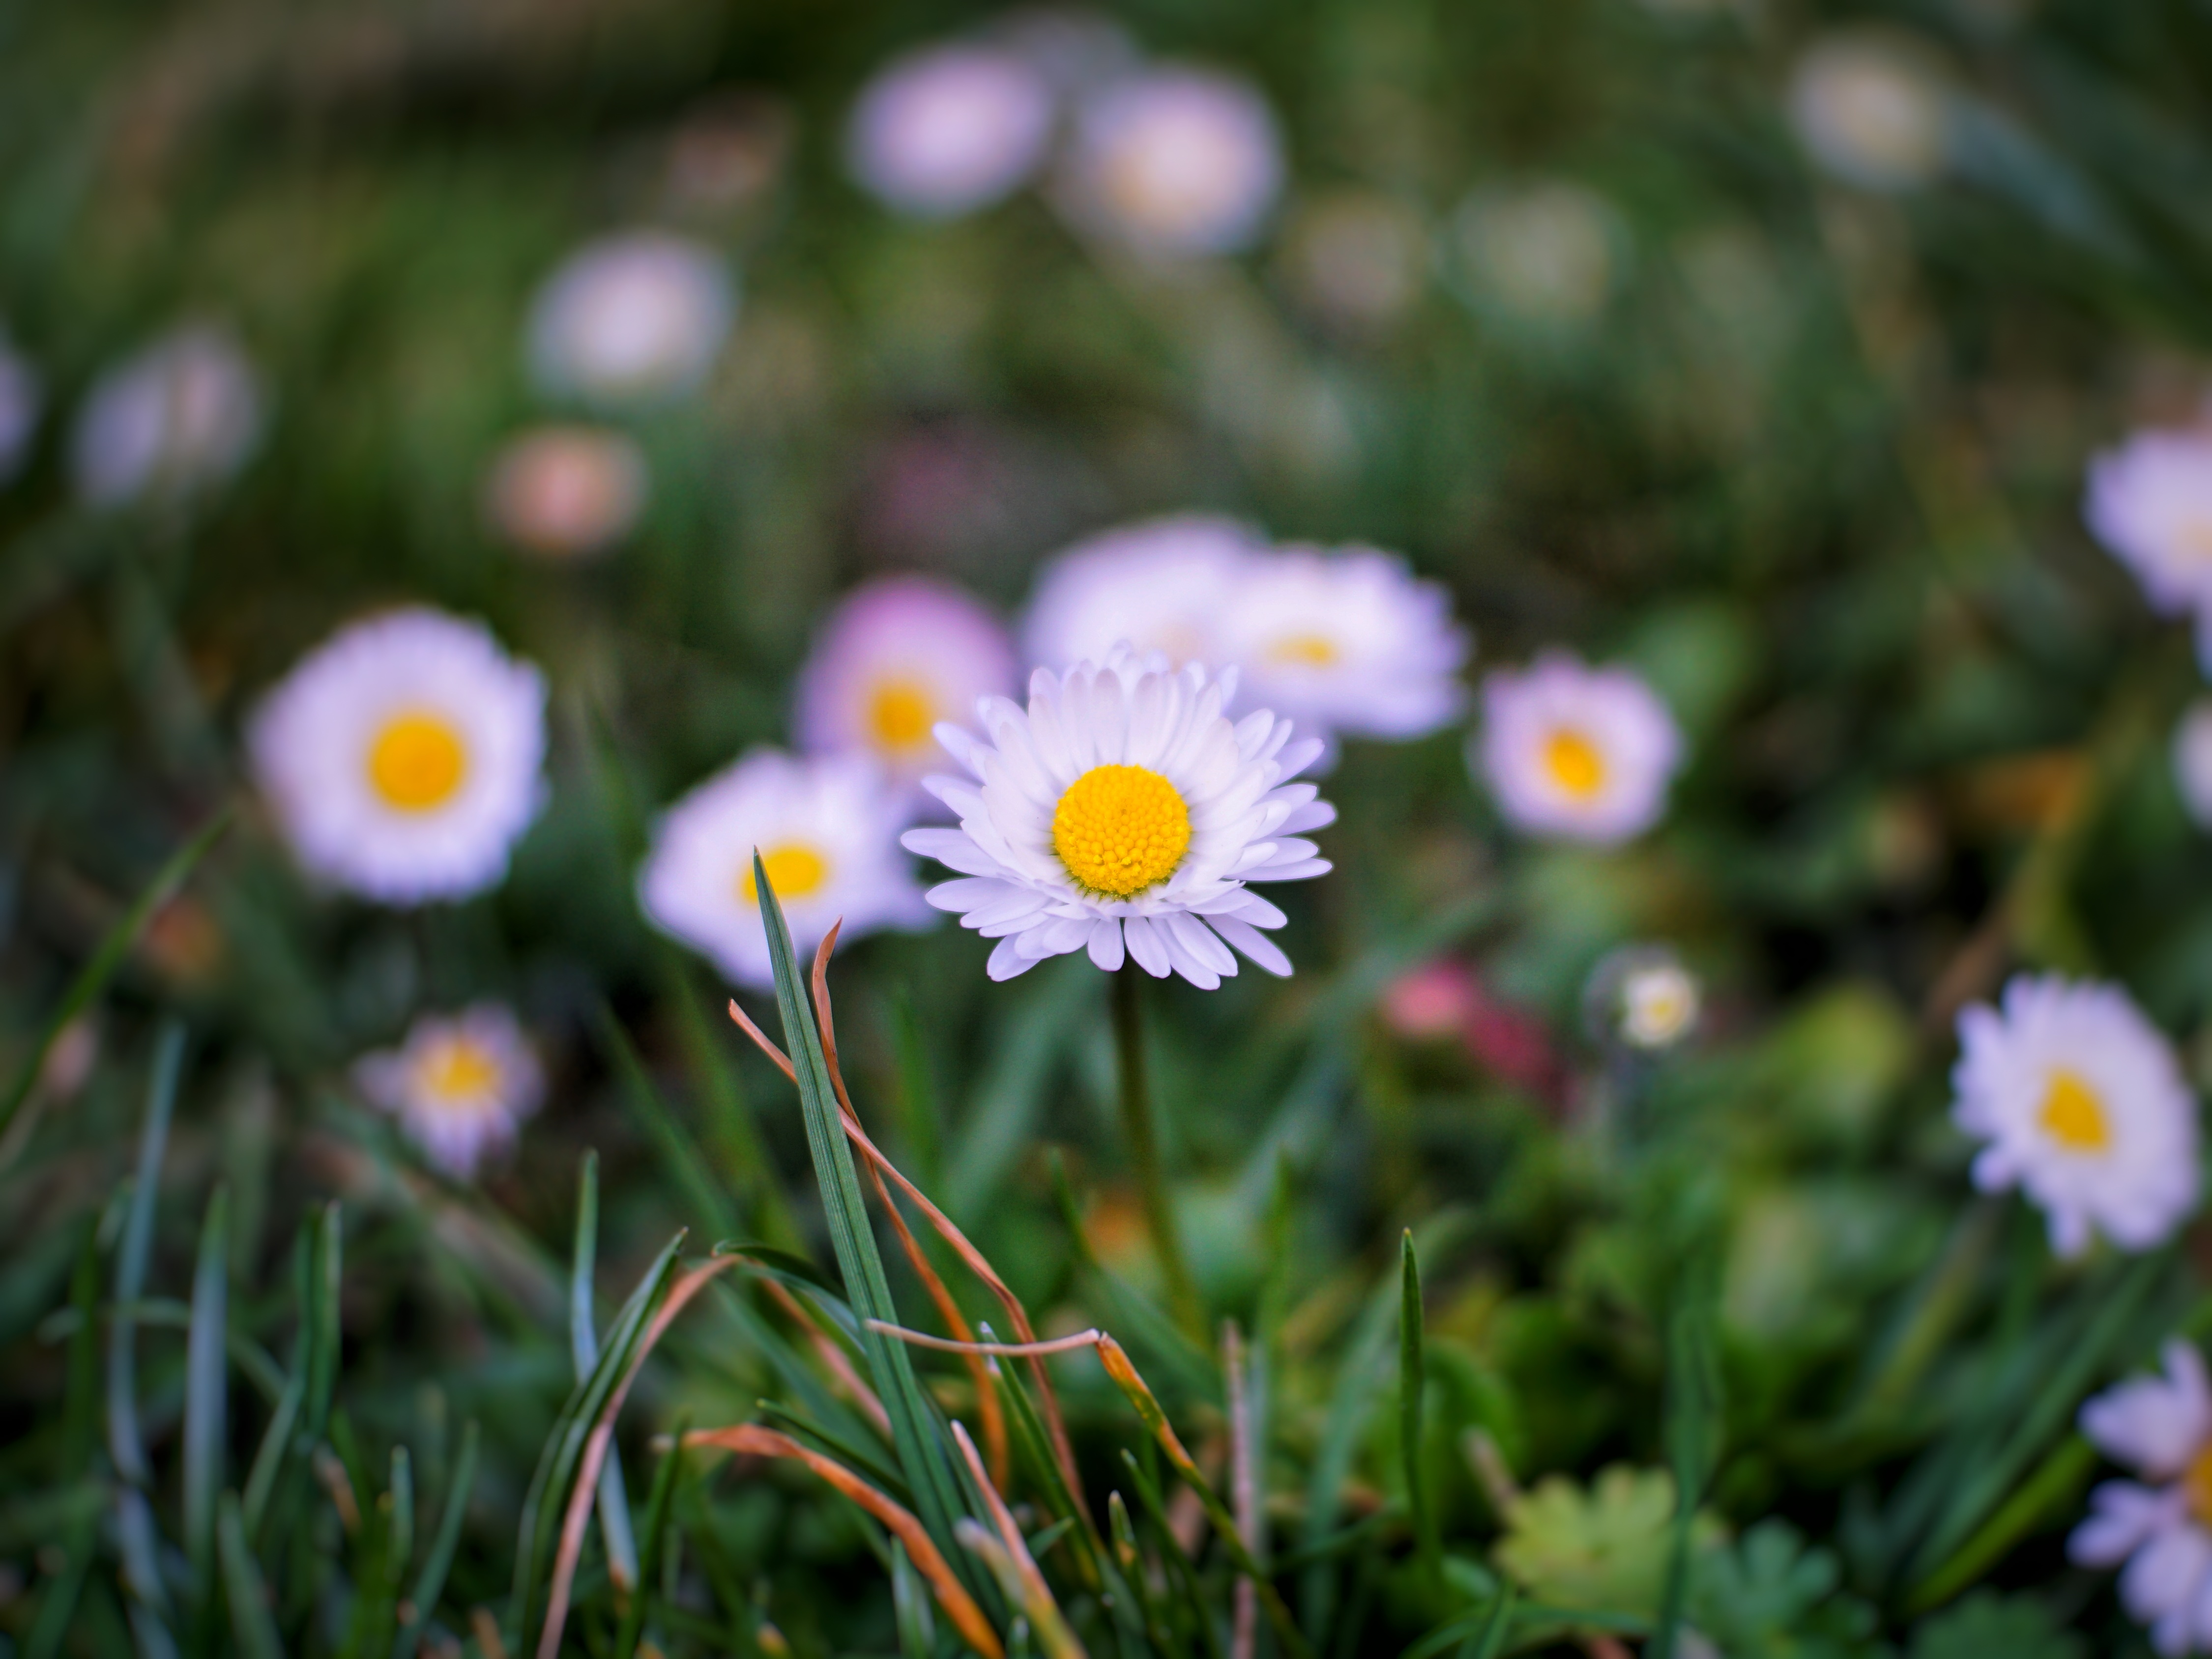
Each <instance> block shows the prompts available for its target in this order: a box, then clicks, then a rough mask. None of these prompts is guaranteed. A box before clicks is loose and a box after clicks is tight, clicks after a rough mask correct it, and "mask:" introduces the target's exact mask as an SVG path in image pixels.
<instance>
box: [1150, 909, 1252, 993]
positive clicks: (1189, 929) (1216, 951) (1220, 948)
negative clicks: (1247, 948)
mask: <svg viewBox="0 0 2212 1659" xmlns="http://www.w3.org/2000/svg"><path fill="white" fill-rule="evenodd" d="M1162 919H1163V920H1164V922H1165V923H1166V924H1167V929H1168V934H1169V936H1170V937H1171V938H1172V939H1173V940H1174V941H1175V942H1176V944H1178V945H1180V946H1182V948H1183V949H1184V950H1186V951H1188V953H1189V954H1190V955H1191V956H1192V957H1193V959H1194V960H1197V961H1199V962H1202V963H1204V964H1205V965H1206V966H1207V967H1208V968H1211V969H1212V971H1213V972H1215V973H1216V974H1218V975H1219V976H1220V977H1221V978H1224V979H1229V978H1235V977H1236V973H1237V959H1236V958H1235V957H1234V956H1232V955H1231V954H1229V947H1228V946H1226V945H1225V944H1223V943H1222V942H1221V941H1220V940H1218V939H1217V938H1215V937H1214V936H1213V934H1212V930H1211V929H1208V928H1207V927H1206V923H1203V922H1201V921H1200V920H1199V919H1198V917H1195V916H1192V915H1190V914H1188V912H1186V911H1174V912H1171V913H1170V914H1169V915H1168V916H1166V917H1163V918H1162Z"/></svg>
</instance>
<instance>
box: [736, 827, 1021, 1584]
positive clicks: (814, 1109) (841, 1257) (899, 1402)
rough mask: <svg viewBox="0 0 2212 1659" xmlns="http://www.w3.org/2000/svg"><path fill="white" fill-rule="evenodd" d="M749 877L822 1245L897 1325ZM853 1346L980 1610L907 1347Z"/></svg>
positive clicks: (802, 1021) (956, 1501)
mask: <svg viewBox="0 0 2212 1659" xmlns="http://www.w3.org/2000/svg"><path fill="white" fill-rule="evenodd" d="M753 881H754V883H755V890H756V891H757V893H759V894H760V900H761V919H762V922H763V925H765V927H766V928H767V929H768V944H769V959H770V960H771V961H772V962H773V963H774V964H775V1000H776V1006H777V1010H778V1012H779V1013H780V1014H781V1015H782V1018H783V1040H784V1051H785V1052H786V1053H787V1054H788V1055H789V1056H790V1057H791V1063H792V1066H793V1069H794V1070H795V1071H796V1072H797V1074H798V1082H799V1104H800V1105H801V1107H802V1108H803V1109H804V1111H805V1117H806V1145H807V1150H808V1152H809V1153H810V1154H811V1157H812V1159H813V1162H814V1173H815V1178H816V1179H817V1181H818V1182H819V1183H820V1184H821V1188H822V1208H823V1213H824V1214H826V1215H827V1216H828V1218H829V1239H830V1244H831V1246H832V1248H833V1250H834V1251H835V1253H836V1258H837V1268H838V1271H839V1273H840V1274H841V1275H842V1276H843V1278H844V1281H845V1294H846V1299H847V1300H848V1301H849V1302H850V1303H851V1304H852V1306H853V1311H854V1313H856V1314H858V1315H860V1317H861V1318H862V1319H863V1320H864V1321H866V1320H876V1321H881V1322H882V1323H884V1324H891V1325H896V1324H897V1323H899V1317H898V1309H897V1306H896V1305H895V1304H894V1303H893V1302H892V1300H891V1292H890V1281H889V1279H888V1278H886V1277H885V1275H884V1262H883V1256H881V1254H880V1253H879V1252H878V1250H877V1249H876V1239H875V1234H874V1232H873V1231H872V1229H871V1227H870V1225H869V1221H868V1213H867V1207H866V1201H865V1200H864V1199H863V1198H862V1196H861V1193H860V1172H858V1171H857V1170H856V1169H855V1168H854V1164H853V1151H852V1147H850V1146H849V1145H848V1143H847V1141H846V1139H845V1131H844V1129H843V1128H842V1125H841V1124H840V1123H839V1120H838V1115H837V1100H836V1094H835V1093H834V1092H833V1091H832V1089H831V1087H830V1084H829V1066H828V1063H826V1062H825V1061H824V1060H823V1054H822V1038H821V1033H820V1032H817V1030H816V1029H815V1026H814V1012H813V1008H812V1005H811V1002H809V1000H808V996H807V991H806V984H805V978H804V975H803V973H802V971H801V969H800V966H799V962H798V960H797V957H796V955H795V954H794V952H793V949H792V944H791V930H790V929H789V928H788V927H787V926H786V925H785V923H784V919H783V907H782V906H781V905H780V904H779V903H778V902H777V901H776V897H775V890H774V889H773V888H772V887H770V885H769V879H768V871H767V869H766V868H765V867H764V866H763V864H762V863H761V861H760V855H759V854H758V853H757V852H756V853H755V854H754V855H753ZM861 1342H862V1347H863V1350H864V1352H865V1353H866V1358H867V1361H868V1369H869V1371H870V1372H871V1373H872V1377H873V1379H874V1383H875V1387H876V1391H877V1393H878V1395H879V1396H881V1397H882V1400H883V1402H884V1411H885V1413H886V1414H889V1416H890V1424H891V1441H892V1445H893V1447H894V1449H895V1450H896V1452H897V1454H898V1460H899V1465H900V1467H901V1468H902V1469H903V1470H904V1471H905V1474H906V1477H907V1485H908V1487H909V1488H910V1489H911V1490H912V1491H913V1492H914V1496H915V1515H916V1517H917V1518H919V1519H920V1520H921V1523H922V1525H923V1526H925V1527H926V1528H927V1529H929V1534H930V1537H931V1540H932V1541H933V1542H934V1543H935V1544H936V1545H937V1547H938V1548H939V1549H940V1550H942V1551H943V1552H944V1553H945V1559H947V1560H948V1561H951V1563H953V1564H954V1571H957V1572H959V1573H961V1575H962V1577H963V1578H965V1579H966V1580H967V1581H968V1583H969V1588H970V1589H971V1590H972V1591H977V1592H980V1593H981V1595H982V1596H983V1597H984V1598H986V1599H984V1601H983V1605H984V1606H985V1607H986V1608H989V1607H990V1606H991V1605H992V1601H991V1599H989V1598H990V1597H991V1596H992V1594H993V1591H992V1586H991V1581H990V1579H989V1577H988V1575H987V1574H983V1573H979V1572H976V1571H974V1569H973V1566H972V1565H971V1564H970V1562H969V1558H968V1553H967V1552H966V1551H965V1550H963V1549H962V1548H961V1547H959V1543H958V1541H957V1538H956V1537H955V1536H954V1535H953V1530H952V1523H953V1522H954V1520H955V1519H957V1518H958V1517H960V1516H961V1515H962V1514H963V1512H964V1510H965V1505H963V1502H962V1500H961V1492H960V1486H959V1483H958V1481H957V1479H956V1478H955V1476H954V1474H953V1471H952V1464H951V1457H950V1455H949V1453H948V1450H947V1448H946V1445H945V1436H944V1432H943V1431H942V1429H941V1428H940V1427H939V1422H938V1419H937V1416H936V1414H935V1411H934V1409H933V1407H932V1406H931V1405H930V1403H929V1402H927V1400H926V1399H925V1398H924V1397H923V1396H922V1392H921V1383H920V1382H919V1381H918V1380H917V1379H916V1377H915V1373H914V1366H913V1364H912V1362H911V1361H910V1360H909V1359H908V1356H907V1351H906V1346H905V1344H903V1343H902V1342H898V1341H894V1340H892V1339H891V1338H890V1337H887V1336H885V1335H883V1334H882V1333H881V1332H880V1331H878V1330H876V1329H872V1328H871V1327H868V1326H866V1325H864V1326H863V1328H862V1331H861Z"/></svg>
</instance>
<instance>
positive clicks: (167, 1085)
mask: <svg viewBox="0 0 2212 1659" xmlns="http://www.w3.org/2000/svg"><path fill="white" fill-rule="evenodd" d="M184 1063H185V1028H184V1026H183V1024H182V1022H180V1021H178V1020H170V1021H169V1022H168V1023H167V1024H166V1025H164V1026H162V1027H161V1037H160V1038H158V1039H157V1041H156V1043H155V1050H154V1070H153V1078H152V1081H151V1083H150V1085H149V1087H148V1090H147V1095H146V1127H145V1129H143V1131H142V1132H141V1134H140V1136H139V1140H138V1171H137V1178H136V1180H135V1181H134V1182H133V1184H132V1186H131V1208H130V1211H129V1213H128V1214H126V1216H125V1219H124V1223H123V1238H122V1243H121V1245H120V1247H119V1248H118V1250H117V1252H116V1257H115V1300H116V1302H117V1303H118V1305H121V1306H125V1307H128V1306H130V1305H132V1304H134V1303H136V1302H137V1301H138V1300H139V1299H140V1298H141V1297H142V1296H143V1293H144V1291H145V1287H146V1257H147V1256H148V1254H149V1252H150V1251H151V1250H152V1249H153V1245H154V1206H155V1201H156V1198H157V1197H158V1196H159V1194H160V1191H161V1160H162V1157H163V1155H164V1153H166V1152H167V1148H168V1144H169V1119H170V1117H171V1115H172V1114H173V1112H174V1111H175V1110H176V1105H177V1085H178V1081H179V1078H180V1077H181V1076H182V1075H183V1072H184ZM137 1387H138V1383H137V1325H136V1323H134V1322H133V1321H132V1320H131V1318H130V1317H127V1316H121V1317H117V1318H115V1319H113V1320H112V1321H110V1323H109V1324H108V1328H107V1450H108V1456H111V1457H112V1458H113V1459H114V1462H115V1472H116V1474H118V1475H120V1476H121V1477H122V1478H123V1479H124V1480H127V1481H129V1482H130V1483H131V1485H133V1486H145V1485H147V1484H148V1483H149V1481H150V1480H152V1478H153V1476H152V1470H151V1469H150V1468H149V1466H148V1464H147V1462H146V1445H145V1442H144V1440H143V1438H142V1437H141V1436H140V1434H139V1432H138V1394H137Z"/></svg>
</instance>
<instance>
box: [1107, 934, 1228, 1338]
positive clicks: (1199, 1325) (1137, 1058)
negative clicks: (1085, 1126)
mask: <svg viewBox="0 0 2212 1659" xmlns="http://www.w3.org/2000/svg"><path fill="white" fill-rule="evenodd" d="M1114 1048H1115V1058H1116V1061H1117V1063H1118V1064H1119V1066H1120V1069H1121V1132H1122V1133H1123V1134H1124V1135H1127V1136H1128V1140H1129V1157H1130V1159H1131V1161H1132V1162H1133V1163H1134V1164H1135V1165H1136V1166H1137V1186H1138V1189H1139V1192H1140V1193H1141V1194H1142V1196H1143V1198H1144V1202H1145V1225H1146V1229H1147V1230H1148V1231H1149V1232H1151V1233H1152V1253H1153V1254H1154V1255H1155V1256H1158V1257H1159V1261H1160V1275H1161V1277H1162V1278H1164V1280H1165V1281H1167V1290H1168V1302H1169V1305H1170V1306H1171V1307H1172V1308H1173V1309H1174V1310H1175V1317H1176V1323H1178V1324H1180V1325H1181V1326H1182V1329H1183V1331H1184V1333H1185V1335H1188V1336H1189V1337H1190V1338H1191V1339H1192V1340H1193V1341H1195V1342H1196V1343H1198V1345H1199V1346H1200V1347H1201V1348H1203V1347H1205V1346H1206V1309H1205V1307H1204V1305H1202V1304H1201V1303H1200V1300H1199V1297H1198V1286H1197V1284H1196V1282H1195V1281H1194V1280H1193V1279H1192V1278H1191V1276H1190V1266H1189V1263H1188V1262H1187V1261H1185V1260H1184V1257H1183V1251H1182V1234H1181V1232H1179V1231H1178V1230H1177V1229H1176V1219H1175V1205H1174V1201H1173V1198H1172V1196H1170V1193H1169V1191H1168V1186H1167V1175H1166V1172H1164V1170H1163V1169H1162V1168H1161V1167H1160V1148H1159V1141H1158V1136H1156V1135H1154V1134H1153V1132H1152V1087H1151V1083H1150V1080H1149V1079H1148V1078H1147V1076H1146V1070H1145V1000H1144V988H1143V986H1142V984H1140V983H1139V977H1138V969H1137V968H1136V967H1135V966H1134V965H1133V964H1126V963H1125V964H1124V965H1123V966H1122V967H1121V971H1120V972H1117V973H1116V974H1115V976H1114Z"/></svg>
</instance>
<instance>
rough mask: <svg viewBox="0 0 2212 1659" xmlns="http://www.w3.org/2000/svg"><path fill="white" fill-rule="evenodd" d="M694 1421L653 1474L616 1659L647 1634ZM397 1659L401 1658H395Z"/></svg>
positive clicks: (686, 1423) (628, 1657) (629, 1657)
mask: <svg viewBox="0 0 2212 1659" xmlns="http://www.w3.org/2000/svg"><path fill="white" fill-rule="evenodd" d="M690 1426H691V1420H690V1418H689V1417H688V1416H687V1417H678V1419H677V1420H676V1426H675V1427H674V1428H673V1429H672V1430H671V1432H670V1435H669V1445H668V1451H667V1454H666V1455H665V1456H663V1457H662V1458H661V1460H660V1467H659V1468H657V1469H655V1470H653V1486H652V1489H651V1490H650V1491H649V1492H647V1493H646V1499H645V1554H644V1557H643V1559H642V1560H641V1564H640V1576H639V1577H638V1581H637V1589H636V1590H635V1592H634V1593H633V1594H632V1595H631V1596H630V1598H629V1607H627V1608H624V1609H623V1620H622V1628H621V1629H620V1630H619V1631H618V1632H617V1633H616V1636H615V1659H634V1656H635V1654H636V1652H637V1643H638V1638H639V1637H640V1636H641V1635H642V1634H643V1633H644V1630H645V1604H646V1600H647V1595H648V1594H649V1593H650V1591H651V1589H652V1584H653V1574H654V1572H655V1571H656V1570H657V1569H658V1568H659V1565H660V1562H661V1559H662V1557H663V1556H664V1555H665V1553H666V1551H667V1547H668V1508H669V1505H670V1504H671V1502H673V1501H674V1499H675V1497H676V1477H677V1474H678V1472H679V1471H680V1470H681V1469H682V1468H683V1467H684V1434H685V1432H687V1431H688V1430H689V1429H690ZM394 1659H398V1656H394Z"/></svg>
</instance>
